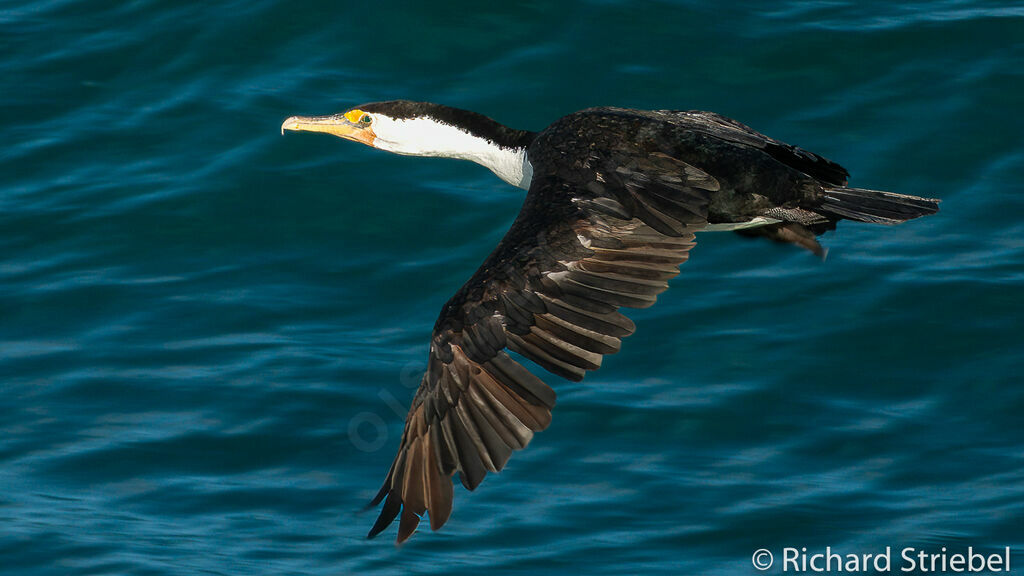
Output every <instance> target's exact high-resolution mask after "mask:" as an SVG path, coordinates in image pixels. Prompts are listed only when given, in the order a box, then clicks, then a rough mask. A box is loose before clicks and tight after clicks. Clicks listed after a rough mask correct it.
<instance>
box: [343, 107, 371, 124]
mask: <svg viewBox="0 0 1024 576" xmlns="http://www.w3.org/2000/svg"><path fill="white" fill-rule="evenodd" d="M365 114H366V112H363V111H362V110H359V109H355V110H349V111H348V112H345V120H348V121H349V122H351V123H353V124H357V123H359V119H360V118H362V117H363V116H364V115H365Z"/></svg>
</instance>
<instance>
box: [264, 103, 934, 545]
mask: <svg viewBox="0 0 1024 576" xmlns="http://www.w3.org/2000/svg"><path fill="white" fill-rule="evenodd" d="M285 130H295V131H306V132H326V133H328V134H333V135H335V136H340V137H342V138H346V139H348V140H355V141H357V142H362V143H363V144H367V145H369V146H372V147H374V148H379V149H381V150H387V151H389V152H395V153H398V154H405V155H413V156H438V157H447V158H461V159H464V160H472V161H474V162H476V163H478V164H481V165H483V166H485V167H487V168H489V169H490V170H491V171H492V172H494V173H495V174H496V175H497V176H498V177H499V178H501V179H502V180H504V181H505V182H508V183H509V184H512V185H513V186H518V187H519V188H523V189H525V190H528V192H527V194H526V199H525V200H524V202H523V206H522V209H521V210H520V212H519V215H518V217H516V219H515V222H513V224H512V227H511V228H510V229H509V231H508V233H506V234H505V237H504V238H503V239H502V240H501V242H500V243H499V244H498V246H497V247H496V248H495V249H494V251H493V252H491V254H490V256H488V257H487V259H486V260H485V261H484V263H483V264H482V265H481V266H480V268H479V269H478V270H477V271H476V272H475V273H474V274H473V276H472V277H471V278H470V279H469V281H468V282H466V283H465V284H464V285H463V286H462V288H460V289H459V290H458V292H456V293H455V295H454V296H453V297H452V298H451V299H450V300H449V301H448V302H447V304H445V305H444V307H443V308H442V309H441V314H440V317H439V318H438V319H437V323H436V324H435V325H434V330H433V335H432V337H431V343H430V355H429V359H428V361H427V369H426V374H424V376H423V380H422V383H421V384H420V387H419V389H418V390H417V391H416V395H415V397H414V398H413V401H412V407H411V409H410V410H409V414H408V416H407V417H406V420H405V430H404V432H403V433H402V440H401V444H400V445H399V448H398V455H397V456H396V457H395V459H394V461H393V463H392V464H391V469H390V470H389V471H388V474H387V477H386V479H385V480H384V485H383V487H381V489H380V492H379V493H378V494H377V496H376V497H375V498H374V499H373V502H372V504H379V503H380V502H381V501H383V502H384V506H383V508H382V510H381V512H380V516H379V517H378V518H377V521H376V523H375V524H374V526H373V528H372V529H371V530H370V533H369V536H370V537H373V536H375V535H377V534H378V533H380V532H381V531H382V530H384V529H385V528H386V527H387V526H388V525H390V524H391V523H392V522H393V521H394V520H395V518H397V517H399V515H400V516H401V518H400V521H399V527H398V542H399V543H400V542H403V541H404V540H406V539H407V538H409V536H410V535H412V533H413V531H414V530H415V529H416V526H417V525H418V524H419V522H420V519H421V517H422V515H423V514H424V513H425V512H426V513H429V516H430V527H431V528H432V529H434V530H437V529H438V528H440V527H441V526H442V525H443V524H444V523H445V522H446V521H447V520H448V516H449V515H450V513H451V509H452V476H453V475H454V474H455V473H456V472H459V479H460V480H461V481H462V484H463V485H464V486H465V487H466V488H467V489H469V490H473V489H474V488H476V487H477V485H478V484H480V481H481V480H483V478H484V475H485V474H486V473H487V472H497V471H499V470H501V469H502V467H504V465H505V463H506V462H507V461H508V459H509V456H511V454H512V452H513V451H514V450H518V449H521V448H524V447H526V445H527V444H528V443H529V442H530V439H531V438H532V437H533V433H534V432H537V431H539V430H543V429H544V428H546V427H547V426H548V423H549V422H550V421H551V409H552V408H553V407H554V405H555V392H554V391H553V390H552V389H551V388H550V387H548V386H547V385H546V384H545V383H544V382H543V381H541V380H540V378H538V377H537V376H535V375H534V374H533V373H531V372H530V371H529V370H527V369H526V368H524V367H523V366H522V365H520V364H519V363H518V362H516V361H515V360H514V359H513V358H512V357H510V356H509V355H508V353H507V352H506V350H511V351H514V352H517V353H518V354H520V355H522V356H523V357H525V358H528V359H529V360H532V361H533V362H536V363H537V364H539V365H540V366H542V367H543V368H545V369H547V370H548V371H549V372H552V373H554V374H556V375H558V376H562V377H564V378H567V379H569V380H574V381H578V380H581V379H582V378H583V376H584V374H586V372H587V371H588V370H596V369H597V368H598V367H600V366H601V360H602V358H603V356H604V355H605V354H612V353H615V352H617V351H618V350H619V345H620V342H621V339H622V338H625V337H626V336H629V335H630V334H632V333H633V330H634V325H633V323H632V322H631V321H630V320H629V319H628V318H626V317H625V316H624V315H623V314H622V313H621V312H620V311H619V308H620V307H628V308H644V307H647V306H650V305H652V304H654V301H655V298H656V297H657V295H658V294H660V293H661V292H663V291H665V290H666V289H667V288H668V280H669V279H671V278H673V277H674V276H676V275H677V274H678V273H679V265H680V264H682V263H683V262H685V261H686V259H687V258H688V257H689V252H690V249H691V248H693V246H694V239H695V237H694V233H695V232H699V231H702V230H714V229H719V230H723V229H724V230H738V231H740V232H742V233H744V234H753V235H763V236H767V237H769V238H773V239H775V240H779V241H783V242H791V243H794V244H797V245H800V246H803V247H804V248H807V249H809V250H811V251H813V252H815V253H816V254H819V255H823V254H824V251H823V250H822V248H821V246H820V244H818V242H817V240H816V239H815V237H816V236H817V235H818V234H821V233H822V232H824V231H825V230H829V229H832V228H834V227H835V224H836V222H837V221H838V220H841V219H849V220H855V221H858V222H873V223H879V224H895V223H898V222H903V221H905V220H910V219H912V218H917V217H918V216H923V215H926V214H933V213H935V212H936V211H937V210H938V200H934V199H928V198H919V197H916V196H906V195H902V194H894V193H891V192H881V191H877V190H865V189H860V188H848V187H847V186H846V180H847V176H848V173H847V171H846V170H845V169H844V168H843V167H842V166H840V165H838V164H836V163H835V162H832V161H830V160H827V159H825V158H823V157H822V156H819V155H817V154H814V153H812V152H808V151H806V150H803V149H801V148H797V147H796V146H791V145H789V144H785V143H783V142H779V141H778V140H773V139H772V138H769V137H767V136H765V135H763V134H760V133H758V132H755V131H754V130H752V129H750V128H748V127H747V126H745V125H743V124H740V123H739V122H737V121H735V120H732V119H729V118H726V117H724V116H721V115H719V114H715V113H712V112H700V111H676V110H653V111H648V110H630V109H624V108H590V109H587V110H583V111H580V112H576V113H573V114H569V115H567V116H565V117H563V118H560V119H559V120H557V121H555V122H554V123H553V124H551V125H550V126H548V127H547V128H546V129H544V130H542V131H541V132H529V131H524V130H513V129H511V128H508V127H506V126H503V125H501V124H499V123H498V122H495V121H494V120H491V119H490V118H488V117H486V116H483V115H481V114H477V113H475V112H469V111H465V110H459V109H456V108H451V107H448V106H442V105H439V104H432V103H426V102H410V101H405V100H398V101H390V102H377V103H373V104H364V105H362V106H359V107H357V108H354V109H351V110H349V111H348V112H345V113H343V114H336V115H331V116H316V117H304V116H292V117H291V118H288V119H287V120H285V121H284V124H282V125H281V131H282V133H283V132H284V131H285Z"/></svg>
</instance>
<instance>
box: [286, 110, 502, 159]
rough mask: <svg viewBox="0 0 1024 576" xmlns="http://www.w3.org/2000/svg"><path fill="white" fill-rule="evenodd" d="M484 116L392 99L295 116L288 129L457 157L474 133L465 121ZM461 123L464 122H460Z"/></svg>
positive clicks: (406, 151)
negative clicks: (335, 110)
mask: <svg viewBox="0 0 1024 576" xmlns="http://www.w3.org/2000/svg"><path fill="white" fill-rule="evenodd" d="M475 117H479V118H484V119H485V120H487V121H489V122H492V123H494V124H495V125H498V126H500V125H499V124H497V122H494V121H493V120H490V119H489V118H486V117H484V116H481V115H479V114H476V113H474V112H469V111H466V110H458V109H456V108H450V107H448V106H442V105H440V104H432V103H429V102H410V101H408V100H393V101H390V102H374V103H371V104H363V105H361V106H357V107H355V108H352V109H351V110H348V111H347V112H344V113H341V114H332V115H329V116H292V117H291V118H288V119H287V120H285V121H284V124H282V125H281V133H282V134H283V133H284V131H285V130H293V131H301V132H325V133H327V134H333V135H335V136H338V137H340V138H345V139H347V140H355V141H356V142H362V143H363V144H366V145H367V146H372V147H374V148H377V149H380V150H387V151H388V152H395V153H397V154H407V155H412V156H456V155H457V152H458V151H459V149H460V146H464V142H461V141H464V140H465V139H466V136H467V135H470V134H471V131H470V130H469V128H468V127H467V126H466V125H465V121H466V120H473V119H476V118H475ZM460 121H461V123H460Z"/></svg>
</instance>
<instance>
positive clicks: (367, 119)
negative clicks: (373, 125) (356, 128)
mask: <svg viewBox="0 0 1024 576" xmlns="http://www.w3.org/2000/svg"><path fill="white" fill-rule="evenodd" d="M359 121H360V122H362V123H363V124H369V123H370V121H371V118H370V115H369V114H363V117H362V118H360V119H359Z"/></svg>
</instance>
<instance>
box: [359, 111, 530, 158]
mask: <svg viewBox="0 0 1024 576" xmlns="http://www.w3.org/2000/svg"><path fill="white" fill-rule="evenodd" d="M358 108H359V109H360V110H363V111H365V112H370V113H371V114H372V113H377V114H384V115H386V116H389V117H391V118H395V119H397V120H406V119H411V118H423V117H429V118H433V119H434V120H437V121H438V122H443V123H445V124H448V125H450V126H454V127H456V128H459V129H460V130H463V131H465V132H468V133H470V134H472V135H474V136H479V137H480V138H484V139H485V140H488V141H490V142H493V143H495V144H497V145H498V146H501V147H502V148H526V147H527V146H529V144H530V142H532V141H533V139H534V137H535V136H536V135H537V134H536V133H535V132H529V131H527V130H513V129H512V128H509V127H508V126H505V125H504V124H501V123H499V122H495V121H494V120H491V119H490V118H488V117H487V116H484V115H483V114H478V113H476V112H470V111H469V110H461V109H459V108H452V107H451V106H444V105H442V104H434V103H432V102H412V101H409V100H391V101H388V102H373V103H370V104H363V105H362V106H359V107H358Z"/></svg>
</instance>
